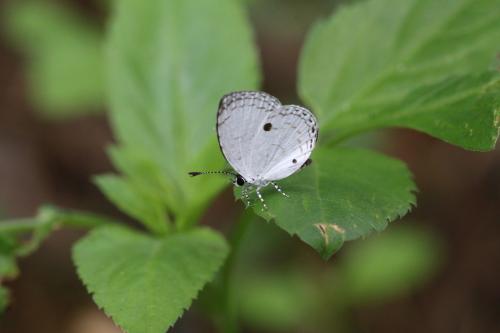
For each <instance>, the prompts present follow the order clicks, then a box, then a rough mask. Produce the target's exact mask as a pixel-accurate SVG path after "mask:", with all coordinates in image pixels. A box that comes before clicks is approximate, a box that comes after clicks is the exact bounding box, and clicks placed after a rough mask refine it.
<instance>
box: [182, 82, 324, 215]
mask: <svg viewBox="0 0 500 333" xmlns="http://www.w3.org/2000/svg"><path fill="white" fill-rule="evenodd" d="M217 138H218V139H219V146H220V149H221V151H222V153H223V154H224V157H225V158H226V160H227V161H228V163H229V164H230V165H231V167H232V168H233V169H234V170H235V172H236V173H233V172H226V171H217V172H190V173H189V174H190V175H191V176H197V175H200V174H208V173H224V174H230V175H232V176H234V180H233V183H234V184H235V185H237V186H244V187H243V192H242V195H243V197H244V198H245V199H246V200H247V204H248V203H249V195H248V191H249V189H250V188H255V191H256V193H257V196H258V197H259V199H260V201H261V202H262V205H263V207H264V208H267V207H266V204H265V202H264V199H263V198H262V195H261V193H260V189H262V188H263V187H265V186H267V185H269V184H272V185H273V186H274V187H275V188H276V190H278V192H280V193H282V194H283V195H285V196H287V195H286V194H285V193H284V192H283V191H282V190H281V189H280V188H279V187H278V185H277V184H276V183H275V182H274V181H276V180H280V179H283V178H286V177H288V176H290V175H292V174H293V173H295V172H297V171H298V170H300V169H301V168H303V167H304V166H307V165H309V164H310V163H311V160H310V159H309V156H310V155H311V152H312V150H313V149H314V146H315V145H316V141H317V139H318V125H317V121H316V117H315V116H314V115H313V114H312V113H311V111H309V110H308V109H306V108H303V107H300V106H296V105H282V104H281V103H280V101H279V100H278V99H277V98H275V97H273V96H271V95H269V94H266V93H264V92H253V91H240V92H233V93H230V94H227V95H225V96H223V97H222V99H221V100H220V103H219V110H218V112H217Z"/></svg>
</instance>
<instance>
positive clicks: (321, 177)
mask: <svg viewBox="0 0 500 333" xmlns="http://www.w3.org/2000/svg"><path fill="white" fill-rule="evenodd" d="M280 186H281V187H282V188H283V190H284V191H285V192H286V193H287V194H288V195H289V198H285V197H283V196H282V195H281V194H279V193H278V192H276V191H275V190H274V189H273V188H272V186H268V187H267V188H266V190H265V191H264V193H263V196H264V199H265V200H266V202H267V205H268V206H269V209H268V210H263V209H261V206H260V205H255V211H256V212H257V213H258V214H259V215H261V216H263V217H264V218H266V219H274V221H275V222H276V224H277V225H278V226H280V227H281V228H283V229H284V230H286V231H287V232H289V233H290V234H292V235H297V236H298V237H300V238H301V239H302V240H303V241H304V242H306V243H307V244H309V245H311V246H312V247H313V248H314V249H316V250H317V251H318V252H319V253H320V254H321V256H322V257H323V258H324V259H328V258H329V257H330V256H331V255H332V254H333V253H334V252H335V251H336V250H338V249H339V248H340V246H341V245H342V244H343V242H344V241H345V240H352V239H356V238H358V237H362V236H366V235H368V234H369V233H371V232H372V231H381V230H383V229H385V227H386V226H387V224H388V223H389V222H390V221H392V220H394V219H396V218H398V217H401V216H403V215H405V214H406V213H407V212H408V211H409V210H410V208H411V206H412V205H414V204H415V195H414V191H415V189H416V187H415V184H414V183H413V181H412V179H411V174H410V172H409V171H408V169H407V168H406V166H405V165H404V163H402V162H400V161H398V160H394V159H391V158H388V157H385V156H383V155H380V154H377V153H374V152H370V151H367V150H357V149H325V148H319V149H318V150H317V151H316V152H315V154H314V157H313V163H312V164H311V165H310V166H309V167H307V168H305V169H304V170H303V171H301V172H299V173H298V174H296V175H294V176H292V177H289V178H286V179H285V180H283V181H281V182H280Z"/></svg>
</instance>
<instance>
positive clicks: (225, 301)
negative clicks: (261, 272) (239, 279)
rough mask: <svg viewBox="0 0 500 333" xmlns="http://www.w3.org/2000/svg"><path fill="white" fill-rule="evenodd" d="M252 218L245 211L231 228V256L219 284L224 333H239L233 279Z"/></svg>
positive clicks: (250, 213) (247, 210)
mask: <svg viewBox="0 0 500 333" xmlns="http://www.w3.org/2000/svg"><path fill="white" fill-rule="evenodd" d="M254 218H255V215H253V212H251V210H249V209H246V210H245V211H244V212H243V214H242V215H241V217H240V218H239V220H238V222H237V223H236V224H235V226H234V227H233V230H232V232H231V235H230V239H229V243H230V245H231V254H230V255H229V257H228V258H227V261H226V265H225V266H224V270H223V272H222V284H221V288H222V292H221V296H222V306H223V309H222V314H223V316H224V318H222V323H221V324H222V325H221V330H222V332H224V333H237V332H239V331H240V329H239V325H238V313H237V304H236V299H235V295H234V288H233V282H234V281H233V278H234V270H235V265H236V264H237V258H238V255H239V251H240V247H241V243H242V240H243V238H244V235H245V233H246V231H247V229H248V225H249V224H250V223H251V221H252V220H253V219H254Z"/></svg>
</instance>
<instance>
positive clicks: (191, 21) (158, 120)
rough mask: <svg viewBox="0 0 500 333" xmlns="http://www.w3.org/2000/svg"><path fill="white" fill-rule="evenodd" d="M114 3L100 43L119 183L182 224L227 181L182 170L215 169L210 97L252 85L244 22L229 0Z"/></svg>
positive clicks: (251, 53)
mask: <svg viewBox="0 0 500 333" xmlns="http://www.w3.org/2000/svg"><path fill="white" fill-rule="evenodd" d="M116 6H117V7H116V15H115V17H114V19H113V22H112V25H111V31H110V37H109V40H108V67H109V83H110V97H111V109H112V112H111V116H112V117H111V118H112V124H113V128H114V132H115V134H116V136H117V138H118V142H119V147H118V148H115V149H114V151H113V161H115V164H117V166H118V167H119V169H120V171H121V172H122V173H123V174H125V177H126V178H127V179H128V180H131V181H132V182H134V183H135V184H138V186H144V187H148V188H149V190H148V192H149V193H159V198H161V199H162V200H164V201H165V206H166V208H164V215H167V214H168V215H169V216H171V217H172V219H174V220H175V223H177V225H178V226H179V227H184V226H186V225H187V224H191V223H194V222H196V221H197V220H198V218H199V216H200V214H201V212H202V209H203V208H204V207H205V206H207V204H208V203H209V201H210V200H211V199H212V198H213V197H214V196H215V194H216V193H218V192H219V191H220V190H221V189H222V187H223V186H224V185H225V184H226V183H227V182H225V181H224V179H221V178H218V177H205V178H204V177H199V179H192V178H189V177H188V176H187V172H189V171H193V170H200V169H201V170H211V169H220V168H222V167H223V166H224V162H223V158H222V155H221V154H220V152H219V149H218V145H217V141H216V135H215V130H214V127H215V115H216V111H217V106H218V102H219V99H220V98H221V96H222V95H224V94H226V93H228V92H230V91H234V90H243V89H255V88H256V87H257V84H258V81H259V79H258V67H257V56H256V51H255V50H254V47H253V43H252V36H251V32H250V28H249V25H248V22H247V20H246V18H245V16H244V12H243V9H242V6H241V4H240V1H236V0H203V1H199V0H172V1H161V0H153V1H135V0H124V1H117V2H116ZM144 170H147V172H144ZM139 184H140V185H139ZM200 189H202V190H200ZM109 194H110V193H108V195H109ZM137 195H141V194H139V193H138V194H137ZM109 197H110V199H111V200H114V201H115V203H116V204H117V205H118V206H123V205H124V203H125V201H121V200H120V198H119V196H117V195H110V196H109ZM143 200H147V199H146V198H145V199H143ZM136 215H137V214H136Z"/></svg>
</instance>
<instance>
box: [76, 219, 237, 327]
mask: <svg viewBox="0 0 500 333" xmlns="http://www.w3.org/2000/svg"><path fill="white" fill-rule="evenodd" d="M228 251H229V249H228V245H227V243H226V241H225V239H224V238H223V237H222V236H221V235H219V234H218V233H217V232H215V231H212V230H210V229H205V228H198V229H194V230H191V231H188V232H184V233H176V234H171V235H169V236H167V237H165V238H155V237H150V236H146V235H143V234H139V233H137V232H133V231H131V230H128V229H125V228H119V227H114V228H111V227H106V228H98V229H94V230H93V231H92V232H91V233H90V234H89V235H88V236H86V237H85V238H84V239H82V240H80V241H79V242H78V243H77V244H76V245H75V247H74V248H73V260H74V262H75V264H76V266H77V271H78V275H79V276H80V278H81V279H82V281H83V282H84V284H85V285H86V286H87V289H88V291H89V292H90V293H92V294H93V297H94V300H95V302H96V303H97V304H98V305H99V306H100V307H102V308H103V309H104V311H105V312H106V314H108V315H109V316H110V317H112V318H113V320H114V321H115V322H116V323H117V324H118V325H120V326H121V327H122V328H123V329H124V330H125V331H127V332H128V333H144V332H150V333H163V332H165V331H166V330H167V329H168V328H169V327H170V326H172V325H173V324H174V323H175V321H176V320H177V318H179V316H181V315H182V313H183V312H184V310H185V309H187V308H188V307H189V306H190V304H191V302H192V300H193V299H194V298H195V297H196V295H197V294H198V292H199V291H200V289H201V288H202V287H203V286H204V285H205V284H206V283H207V282H209V281H211V280H212V278H213V277H214V274H215V273H216V272H217V270H218V269H219V268H220V267H221V266H222V264H223V262H224V259H225V258H226V256H227V254H228Z"/></svg>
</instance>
